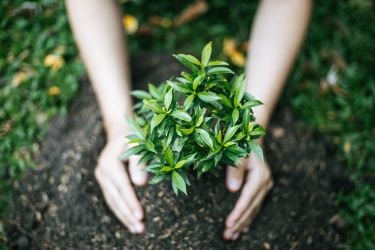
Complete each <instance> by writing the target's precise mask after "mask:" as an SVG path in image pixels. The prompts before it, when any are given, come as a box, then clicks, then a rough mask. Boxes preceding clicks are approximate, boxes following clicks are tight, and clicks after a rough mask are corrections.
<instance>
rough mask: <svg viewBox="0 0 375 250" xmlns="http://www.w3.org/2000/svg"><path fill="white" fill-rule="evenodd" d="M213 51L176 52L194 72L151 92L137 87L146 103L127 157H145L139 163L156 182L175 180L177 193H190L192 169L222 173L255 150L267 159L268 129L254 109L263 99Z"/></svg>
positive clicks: (138, 116)
mask: <svg viewBox="0 0 375 250" xmlns="http://www.w3.org/2000/svg"><path fill="white" fill-rule="evenodd" d="M211 50H212V45H211V43H208V44H207V45H206V46H205V47H204V49H203V51H202V56H201V60H198V59H197V58H196V57H194V56H192V55H185V54H178V55H174V57H175V58H176V59H177V60H178V61H179V62H180V63H182V64H183V65H185V66H186V67H187V68H188V69H189V72H182V73H181V76H180V77H176V78H172V79H171V80H167V81H165V82H163V83H162V84H160V86H159V87H156V86H155V85H153V84H149V85H148V91H143V90H134V91H132V95H133V96H134V97H136V98H138V99H140V100H142V101H141V102H138V103H137V104H135V105H134V110H135V114H136V116H135V117H134V118H130V117H128V123H129V125H130V126H131V128H132V129H133V131H134V134H132V135H129V136H127V138H128V140H129V141H128V143H129V144H133V145H134V146H133V147H131V148H129V149H128V150H127V151H126V152H125V153H124V154H123V155H122V158H123V159H127V158H128V157H129V156H131V155H140V156H141V158H140V160H139V163H145V164H146V165H147V167H146V171H148V172H150V173H152V174H153V177H152V179H151V181H150V183H152V184H155V183H158V182H160V181H163V180H166V179H170V180H171V183H172V188H173V191H174V192H175V193H176V194H178V193H179V191H181V192H183V193H185V194H187V191H186V186H187V185H190V182H189V179H188V173H189V172H190V171H191V170H193V171H195V172H196V173H197V175H198V177H200V176H201V175H202V174H203V173H206V172H211V173H217V172H218V171H219V170H220V169H221V166H223V165H230V166H236V165H238V163H239V161H240V160H241V158H244V157H247V156H248V155H249V153H250V152H251V151H253V152H254V153H255V154H257V155H258V156H259V157H260V158H262V159H263V153H262V149H261V147H260V146H259V145H258V144H257V143H256V142H255V140H256V139H258V138H259V137H261V136H262V135H264V134H265V131H264V129H263V128H262V127H261V126H260V125H258V124H256V123H255V117H254V115H253V110H252V108H253V107H255V106H258V105H261V104H262V103H261V102H260V101H258V100H256V99H255V98H254V97H253V96H251V95H250V94H248V93H246V92H245V89H246V81H245V77H244V75H243V74H240V75H235V74H234V72H233V71H232V70H231V69H230V68H229V66H228V63H226V62H223V61H210V57H211Z"/></svg>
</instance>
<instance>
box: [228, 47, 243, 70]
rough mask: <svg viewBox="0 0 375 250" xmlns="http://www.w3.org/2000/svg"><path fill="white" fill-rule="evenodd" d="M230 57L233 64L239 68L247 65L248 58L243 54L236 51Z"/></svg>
mask: <svg viewBox="0 0 375 250" xmlns="http://www.w3.org/2000/svg"><path fill="white" fill-rule="evenodd" d="M229 57H230V60H231V61H232V63H233V64H234V65H236V66H238V67H243V66H245V64H246V57H245V56H244V54H243V53H242V52H239V51H237V50H235V51H234V52H233V53H232V54H231V55H230V56H229Z"/></svg>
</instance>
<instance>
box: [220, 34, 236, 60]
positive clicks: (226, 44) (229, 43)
mask: <svg viewBox="0 0 375 250" xmlns="http://www.w3.org/2000/svg"><path fill="white" fill-rule="evenodd" d="M234 51H236V43H235V42H234V39H232V38H224V41H223V52H224V55H226V56H231V55H232V54H233V52H234Z"/></svg>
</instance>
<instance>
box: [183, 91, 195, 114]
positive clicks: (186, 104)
mask: <svg viewBox="0 0 375 250" xmlns="http://www.w3.org/2000/svg"><path fill="white" fill-rule="evenodd" d="M194 98H195V95H194V94H191V95H189V96H188V97H186V99H185V101H184V109H185V110H188V109H189V108H190V106H191V104H192V103H193V101H194Z"/></svg>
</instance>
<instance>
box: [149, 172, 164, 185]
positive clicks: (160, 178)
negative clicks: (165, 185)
mask: <svg viewBox="0 0 375 250" xmlns="http://www.w3.org/2000/svg"><path fill="white" fill-rule="evenodd" d="M167 176H168V175H165V174H159V175H155V176H154V177H153V178H152V179H151V180H150V181H149V183H150V184H157V183H159V182H161V181H163V180H165V179H166V178H167Z"/></svg>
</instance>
